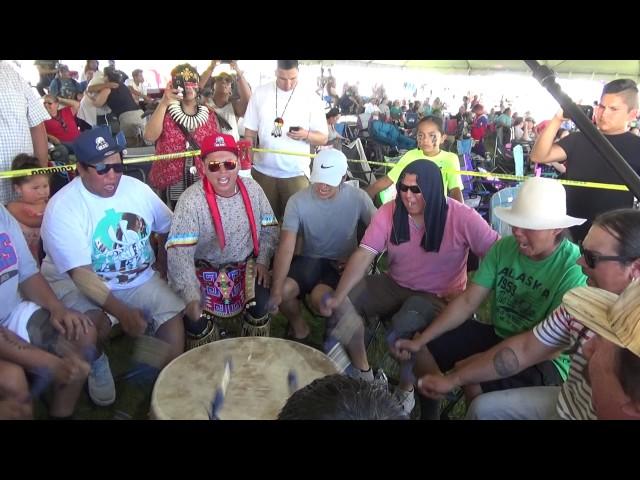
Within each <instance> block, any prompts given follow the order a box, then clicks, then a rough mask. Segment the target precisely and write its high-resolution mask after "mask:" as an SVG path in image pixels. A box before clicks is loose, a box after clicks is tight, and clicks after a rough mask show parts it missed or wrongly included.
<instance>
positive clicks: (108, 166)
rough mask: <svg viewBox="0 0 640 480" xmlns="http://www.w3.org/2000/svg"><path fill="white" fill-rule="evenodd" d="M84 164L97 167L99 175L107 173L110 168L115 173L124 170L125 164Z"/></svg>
mask: <svg viewBox="0 0 640 480" xmlns="http://www.w3.org/2000/svg"><path fill="white" fill-rule="evenodd" d="M83 165H84V166H86V167H90V168H93V169H95V171H96V173H97V174H98V175H106V174H107V173H109V170H113V171H114V172H115V173H122V172H124V164H122V163H98V164H97V165H89V164H86V163H84V164H83Z"/></svg>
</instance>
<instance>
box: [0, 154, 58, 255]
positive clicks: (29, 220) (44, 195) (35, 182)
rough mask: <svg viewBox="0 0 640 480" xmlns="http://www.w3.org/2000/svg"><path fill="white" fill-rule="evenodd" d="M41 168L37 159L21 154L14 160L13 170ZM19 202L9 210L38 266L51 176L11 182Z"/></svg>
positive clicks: (15, 202)
mask: <svg viewBox="0 0 640 480" xmlns="http://www.w3.org/2000/svg"><path fill="white" fill-rule="evenodd" d="M27 168H40V163H39V162H38V159H37V158H36V157H33V156H31V155H27V154H25V153H21V154H19V155H18V156H16V158H14V159H13V162H12V163H11V170H22V169H27ZM11 182H12V184H13V188H14V190H15V192H16V194H17V195H18V197H19V198H18V200H14V201H12V202H9V203H8V204H7V210H9V212H10V213H11V215H13V216H14V218H15V219H16V220H18V223H19V224H20V228H21V229H22V233H23V234H24V237H25V239H26V240H27V245H29V250H31V253H32V254H33V258H35V260H36V262H37V264H38V265H40V262H41V261H42V255H41V248H40V226H41V225H42V216H43V214H44V209H45V207H46V206H47V202H48V201H49V175H27V176H24V177H15V178H13V179H12V180H11Z"/></svg>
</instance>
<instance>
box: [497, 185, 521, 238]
mask: <svg viewBox="0 0 640 480" xmlns="http://www.w3.org/2000/svg"><path fill="white" fill-rule="evenodd" d="M520 185H521V184H519V185H517V186H515V187H507V188H503V189H502V190H500V191H498V192H496V193H494V194H493V195H492V196H491V202H490V207H491V208H490V211H489V219H490V220H489V224H490V225H491V228H493V229H494V230H495V231H496V232H498V233H499V234H500V236H501V237H507V236H509V235H511V226H510V225H509V224H508V223H505V222H503V221H502V220H500V219H499V218H498V217H496V216H495V214H494V213H493V212H494V209H495V208H496V207H508V206H510V205H511V204H512V203H513V201H514V200H515V198H516V196H517V195H518V191H519V190H520Z"/></svg>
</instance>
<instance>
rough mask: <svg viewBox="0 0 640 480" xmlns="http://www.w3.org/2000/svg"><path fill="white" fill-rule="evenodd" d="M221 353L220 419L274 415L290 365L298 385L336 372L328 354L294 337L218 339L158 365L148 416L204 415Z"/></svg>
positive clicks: (284, 396)
mask: <svg viewBox="0 0 640 480" xmlns="http://www.w3.org/2000/svg"><path fill="white" fill-rule="evenodd" d="M227 358H231V361H232V366H233V369H232V371H231V378H230V381H229V384H228V387H227V392H226V395H225V399H224V405H223V407H222V408H221V409H220V411H219V412H218V417H219V418H220V419H221V420H275V419H276V418H277V416H278V413H280V410H281V409H282V407H283V406H284V404H285V403H286V401H287V399H288V398H289V385H288V382H287V377H288V374H289V372H290V371H291V370H293V371H294V372H295V373H296V376H297V382H298V389H300V388H302V387H304V386H306V385H308V384H309V383H311V382H312V381H313V380H315V379H317V378H320V377H324V376H326V375H331V374H334V373H338V369H337V367H336V365H335V363H334V362H333V361H332V360H331V359H330V358H329V357H327V356H326V355H325V354H323V353H322V352H320V351H318V350H315V349H313V348H311V347H308V346H306V345H302V344H300V343H297V342H292V341H289V340H284V339H281V338H271V337H241V338H230V339H226V340H220V341H217V342H213V343H209V344H207V345H203V346H201V347H198V348H195V349H193V350H190V351H188V352H186V353H184V354H182V355H180V356H179V357H178V358H176V359H174V360H173V361H172V362H171V363H170V364H169V365H167V366H166V367H165V368H164V370H162V372H161V373H160V375H159V377H158V380H157V381H156V384H155V386H154V388H153V394H152V396H151V413H152V416H153V417H154V418H156V419H158V420H208V418H209V411H210V409H211V403H212V401H213V398H214V395H215V391H216V388H218V386H219V385H220V382H221V380H222V375H223V373H224V365H225V359H227Z"/></svg>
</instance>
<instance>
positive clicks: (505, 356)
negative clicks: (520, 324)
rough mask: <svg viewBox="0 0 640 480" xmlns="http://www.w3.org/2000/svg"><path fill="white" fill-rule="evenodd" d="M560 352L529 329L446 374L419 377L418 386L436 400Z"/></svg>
mask: <svg viewBox="0 0 640 480" xmlns="http://www.w3.org/2000/svg"><path fill="white" fill-rule="evenodd" d="M562 350H563V349H562V348H558V347H549V346H547V345H545V344H544V343H542V342H541V341H540V340H538V339H537V338H536V336H535V335H534V334H533V331H532V330H529V331H528V332H525V333H521V334H520V335H516V336H514V337H510V338H508V339H506V340H504V341H502V342H500V343H499V344H498V345H496V346H494V347H493V348H491V349H490V350H487V351H486V352H483V353H480V354H478V355H475V356H474V357H473V360H470V361H469V362H464V363H463V364H462V365H459V366H456V368H454V369H453V370H451V371H450V372H448V373H447V374H446V375H425V376H423V377H422V378H421V379H420V380H419V382H418V387H419V389H420V391H421V392H422V393H423V394H424V395H426V396H428V397H432V398H439V397H441V396H442V395H444V394H446V393H448V392H450V391H451V390H453V389H454V388H457V387H461V386H463V385H471V384H477V383H482V382H488V381H491V380H497V379H499V378H506V377H510V376H512V375H515V374H516V373H518V372H521V371H522V370H524V369H525V368H528V367H530V366H532V365H535V364H537V363H540V362H542V361H544V360H547V359H550V358H553V357H555V356H556V355H558V354H559V353H561V352H562Z"/></svg>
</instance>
